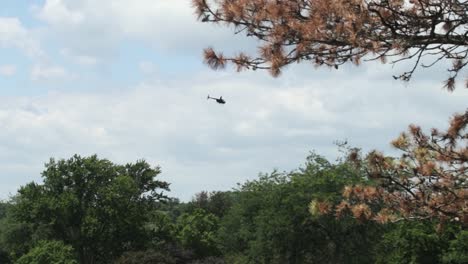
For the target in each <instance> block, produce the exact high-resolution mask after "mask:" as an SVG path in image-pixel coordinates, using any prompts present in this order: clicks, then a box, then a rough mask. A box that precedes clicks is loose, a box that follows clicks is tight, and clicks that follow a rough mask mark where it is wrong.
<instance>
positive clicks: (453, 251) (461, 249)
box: [442, 230, 468, 264]
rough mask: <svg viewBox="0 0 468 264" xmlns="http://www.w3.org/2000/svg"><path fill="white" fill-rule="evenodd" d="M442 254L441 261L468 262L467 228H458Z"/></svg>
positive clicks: (457, 263) (452, 262)
mask: <svg viewBox="0 0 468 264" xmlns="http://www.w3.org/2000/svg"><path fill="white" fill-rule="evenodd" d="M449 243H450V244H449V248H448V250H447V251H446V252H444V255H443V256H442V260H443V263H451V264H462V263H468V230H459V232H458V233H457V234H456V236H455V239H453V240H451V241H450V242H449Z"/></svg>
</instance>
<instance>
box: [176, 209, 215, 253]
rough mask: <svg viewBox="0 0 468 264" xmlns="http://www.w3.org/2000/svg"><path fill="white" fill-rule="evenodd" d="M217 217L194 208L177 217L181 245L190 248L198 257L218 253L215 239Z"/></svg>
mask: <svg viewBox="0 0 468 264" xmlns="http://www.w3.org/2000/svg"><path fill="white" fill-rule="evenodd" d="M218 222H219V219H218V217H216V216H215V215H213V214H211V213H208V212H206V211H204V210H203V209H195V211H193V212H192V213H185V214H183V215H181V216H180V217H179V218H178V219H177V226H178V234H177V237H178V239H179V240H180V242H181V244H182V246H184V247H185V248H187V249H192V250H193V251H194V253H195V255H196V256H197V257H198V258H204V257H208V256H216V255H218V254H219V250H218V247H217V240H216V232H217V230H218Z"/></svg>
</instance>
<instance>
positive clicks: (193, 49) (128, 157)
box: [0, 0, 468, 201]
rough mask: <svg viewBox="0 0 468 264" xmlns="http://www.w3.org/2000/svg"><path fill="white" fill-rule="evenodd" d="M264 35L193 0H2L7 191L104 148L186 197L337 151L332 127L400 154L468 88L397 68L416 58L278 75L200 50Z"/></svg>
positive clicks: (1, 130) (438, 75)
mask: <svg viewBox="0 0 468 264" xmlns="http://www.w3.org/2000/svg"><path fill="white" fill-rule="evenodd" d="M256 45H257V43H256V42H255V40H253V39H249V38H247V37H245V36H243V35H240V34H239V35H235V34H233V30H232V29H231V28H228V27H224V26H216V25H208V24H204V23H200V22H197V21H196V17H195V15H194V11H193V10H192V8H191V6H190V1H189V0H99V1H96V0H3V1H2V8H1V9H0V58H1V59H0V199H8V198H9V197H11V196H12V195H14V194H15V193H16V191H17V190H18V188H19V187H20V186H22V185H25V184H27V183H29V182H31V181H35V182H41V172H42V171H43V170H44V164H45V163H46V162H47V161H48V160H49V159H50V158H55V159H66V158H70V157H71V156H72V155H74V154H79V155H82V156H88V155H93V154H97V155H98V156H99V157H100V158H106V159H109V160H111V161H113V162H115V163H119V164H125V163H130V162H135V161H137V160H141V159H144V160H146V161H147V162H149V163H150V164H151V165H152V166H160V167H161V169H162V174H161V175H160V177H161V179H162V180H165V181H167V182H169V183H170V184H171V186H170V188H171V192H170V193H168V194H169V195H170V196H172V197H178V198H180V199H181V200H184V201H187V200H189V199H190V198H191V197H192V196H193V195H194V194H195V193H197V192H199V191H202V190H208V191H212V190H230V189H232V188H234V187H236V184H237V183H242V182H245V181H246V180H251V179H255V178H256V177H257V175H258V173H260V172H270V171H272V170H274V169H278V170H280V171H291V170H295V169H297V168H299V167H301V166H303V164H304V163H305V159H306V157H307V156H308V155H309V154H310V152H311V151H314V152H316V153H318V154H320V155H323V156H325V157H327V158H329V159H331V160H333V159H335V158H336V157H337V156H338V155H339V153H338V148H337V146H336V145H335V142H336V141H342V140H347V141H348V143H349V144H350V145H351V146H353V147H359V148H362V149H363V150H364V151H369V150H372V149H378V150H382V151H384V152H385V153H390V154H398V152H395V150H393V149H392V148H391V147H390V144H389V142H390V141H391V140H392V139H394V138H396V137H397V136H398V135H399V133H401V132H402V131H404V130H406V128H407V126H408V125H409V124H411V123H416V124H418V125H420V126H422V127H423V128H424V129H427V130H428V129H430V128H432V127H437V128H440V129H444V128H446V127H447V124H448V120H449V118H450V116H451V115H453V114H454V113H456V112H463V111H464V110H465V108H466V102H467V101H468V89H464V88H463V87H459V88H458V89H456V90H455V92H453V93H449V92H447V91H445V90H443V89H442V86H443V84H442V82H443V80H444V79H445V78H446V76H447V72H446V68H445V67H444V65H438V66H436V67H433V68H430V69H424V70H419V71H417V72H416V74H415V76H414V78H413V80H412V81H410V82H409V83H403V82H401V81H395V80H393V78H392V75H393V74H398V73H402V72H403V71H404V70H407V69H408V68H409V67H410V66H411V65H410V64H408V63H401V64H397V65H396V66H394V65H391V64H378V63H374V62H370V63H364V64H363V65H362V66H360V67H355V66H351V65H347V66H344V67H341V68H340V69H338V70H335V69H328V68H318V69H317V68H314V66H313V65H311V64H308V63H303V64H298V65H291V66H289V67H288V68H287V69H286V70H285V71H284V72H283V73H282V75H281V76H280V77H278V78H273V77H271V76H270V75H269V74H268V73H267V72H262V71H255V72H241V73H238V72H236V71H235V70H234V69H232V68H228V69H226V70H223V71H213V70H211V69H209V68H208V67H207V66H206V65H204V64H203V57H202V51H203V49H204V48H206V47H214V48H215V49H218V50H222V51H223V52H224V53H225V54H236V53H238V52H240V51H245V52H247V53H250V54H253V53H255V51H256ZM208 94H209V95H212V96H223V98H225V99H226V101H227V104H225V105H218V104H216V103H215V102H214V101H207V100H206V96H207V95H208Z"/></svg>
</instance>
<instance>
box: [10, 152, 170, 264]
mask: <svg viewBox="0 0 468 264" xmlns="http://www.w3.org/2000/svg"><path fill="white" fill-rule="evenodd" d="M159 173H160V170H159V168H157V167H156V168H151V167H150V165H149V164H148V163H146V162H145V161H138V162H136V163H134V164H126V165H116V164H114V163H112V162H110V161H108V160H106V159H99V158H98V157H97V156H91V157H84V158H83V157H80V156H77V155H75V156H73V157H72V158H70V159H68V160H59V161H55V160H53V159H51V160H50V162H49V163H47V164H46V169H45V171H44V172H43V173H42V176H43V179H44V183H43V184H37V183H30V184H27V185H26V186H24V187H21V188H20V190H19V191H18V196H17V198H16V205H15V207H14V217H15V218H16V219H17V220H18V221H20V222H24V223H28V224H31V225H32V227H33V228H35V227H38V226H47V227H49V228H50V229H51V230H52V238H54V239H57V240H62V241H64V242H65V243H67V244H70V245H71V246H73V248H74V249H75V250H76V251H77V256H78V260H79V262H80V263H108V262H111V261H112V260H113V259H114V258H116V257H118V256H119V255H120V254H121V253H122V252H124V251H126V250H131V249H138V248H140V247H142V246H143V244H144V243H146V241H147V240H148V233H147V232H146V230H145V225H144V224H145V223H146V222H147V220H148V217H149V214H148V212H149V211H150V209H152V208H153V205H154V202H155V201H158V200H160V199H162V198H164V196H163V194H162V192H158V191H160V190H168V184H167V183H166V182H162V181H158V180H156V179H155V177H156V176H157V175H158V174H159Z"/></svg>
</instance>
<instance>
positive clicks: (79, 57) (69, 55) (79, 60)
mask: <svg viewBox="0 0 468 264" xmlns="http://www.w3.org/2000/svg"><path fill="white" fill-rule="evenodd" d="M60 55H62V56H63V57H64V58H66V59H68V60H70V61H72V62H73V63H76V64H79V65H83V66H94V65H96V64H98V63H99V59H98V58H97V57H95V56H90V55H85V54H74V53H73V52H72V51H70V50H69V49H66V48H64V49H61V50H60Z"/></svg>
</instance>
